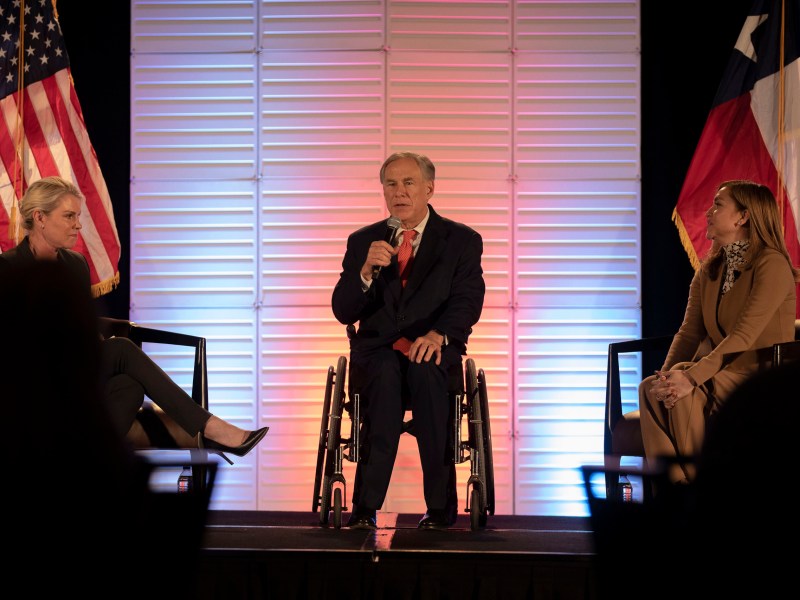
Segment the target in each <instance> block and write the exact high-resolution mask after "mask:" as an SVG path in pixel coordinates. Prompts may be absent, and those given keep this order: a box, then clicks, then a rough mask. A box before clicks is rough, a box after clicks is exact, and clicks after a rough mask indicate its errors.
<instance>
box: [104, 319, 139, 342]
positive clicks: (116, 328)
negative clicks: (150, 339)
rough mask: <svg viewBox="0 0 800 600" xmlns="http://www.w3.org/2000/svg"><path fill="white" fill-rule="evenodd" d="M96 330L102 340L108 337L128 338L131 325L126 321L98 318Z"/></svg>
mask: <svg viewBox="0 0 800 600" xmlns="http://www.w3.org/2000/svg"><path fill="white" fill-rule="evenodd" d="M97 320H98V329H99V330H100V335H101V336H103V339H105V338H110V337H125V338H126V337H130V333H131V326H132V325H133V323H132V322H131V321H128V320H126V319H112V318H111V317H99V318H98V319H97Z"/></svg>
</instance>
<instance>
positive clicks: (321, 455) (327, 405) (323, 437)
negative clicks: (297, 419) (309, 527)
mask: <svg viewBox="0 0 800 600" xmlns="http://www.w3.org/2000/svg"><path fill="white" fill-rule="evenodd" d="M333 374H334V371H333V367H328V377H327V379H326V381H325V399H324V400H323V401H322V423H320V426H319V445H318V447H317V470H316V477H315V479H314V503H313V504H312V506H311V512H317V510H318V509H319V505H320V487H321V486H322V467H323V465H324V464H325V449H326V448H327V446H328V418H329V416H330V409H331V393H332V390H333Z"/></svg>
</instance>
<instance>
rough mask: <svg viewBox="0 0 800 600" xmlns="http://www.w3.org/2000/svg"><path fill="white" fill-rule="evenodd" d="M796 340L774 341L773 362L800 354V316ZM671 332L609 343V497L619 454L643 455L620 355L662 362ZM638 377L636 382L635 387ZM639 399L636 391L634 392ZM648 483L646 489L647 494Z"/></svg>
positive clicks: (605, 444)
mask: <svg viewBox="0 0 800 600" xmlns="http://www.w3.org/2000/svg"><path fill="white" fill-rule="evenodd" d="M794 329H795V341H794V342H782V343H779V344H775V345H774V346H773V348H772V362H773V364H774V365H776V366H777V365H779V364H781V363H785V362H787V361H790V360H792V361H794V360H798V358H800V319H797V320H796V321H795V322H794ZM672 338H673V336H671V335H670V336H659V337H651V338H641V339H635V340H625V341H622V342H614V343H611V344H609V346H608V368H607V371H606V401H605V422H604V432H603V455H604V464H605V465H606V467H608V468H609V470H608V471H607V473H606V493H607V494H608V496H609V497H612V496H613V497H616V496H617V495H618V494H619V491H620V490H619V482H618V479H617V478H616V477H615V476H614V475H613V473H612V471H613V469H614V468H618V467H619V466H620V464H621V463H620V461H621V457H623V456H634V457H642V458H644V444H643V443H642V429H641V423H640V420H639V410H638V409H636V410H632V411H628V412H625V413H623V411H622V383H621V373H620V367H619V356H620V354H625V353H635V352H639V353H641V354H642V364H653V363H655V364H659V365H660V364H661V362H660V361H663V358H664V356H666V353H667V350H668V349H669V346H670V344H671V343H672ZM638 384H639V381H636V382H635V386H636V389H638ZM636 398H637V401H638V395H637V396H636ZM649 490H650V488H649V486H647V487H646V488H645V492H646V493H648V494H649Z"/></svg>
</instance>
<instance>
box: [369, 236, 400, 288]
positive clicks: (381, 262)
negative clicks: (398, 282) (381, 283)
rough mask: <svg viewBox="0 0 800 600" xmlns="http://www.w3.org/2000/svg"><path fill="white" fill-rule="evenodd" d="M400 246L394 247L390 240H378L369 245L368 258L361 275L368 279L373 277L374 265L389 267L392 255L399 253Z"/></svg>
mask: <svg viewBox="0 0 800 600" xmlns="http://www.w3.org/2000/svg"><path fill="white" fill-rule="evenodd" d="M398 250H399V248H394V247H392V246H391V244H389V243H388V242H385V241H383V240H376V241H374V242H372V243H371V244H370V245H369V252H367V260H365V261H364V266H362V267H361V277H363V278H364V279H365V280H366V281H369V280H370V279H372V269H373V268H374V267H388V266H389V265H390V264H392V257H393V256H394V255H395V254H397V251H398Z"/></svg>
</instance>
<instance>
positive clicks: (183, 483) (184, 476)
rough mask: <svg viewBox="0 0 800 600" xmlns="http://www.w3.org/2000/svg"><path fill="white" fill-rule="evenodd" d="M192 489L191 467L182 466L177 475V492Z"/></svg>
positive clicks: (187, 491) (185, 491)
mask: <svg viewBox="0 0 800 600" xmlns="http://www.w3.org/2000/svg"><path fill="white" fill-rule="evenodd" d="M191 491H192V469H191V467H183V471H181V474H180V475H179V476H178V493H179V494H186V493H189V492H191Z"/></svg>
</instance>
